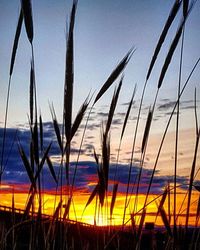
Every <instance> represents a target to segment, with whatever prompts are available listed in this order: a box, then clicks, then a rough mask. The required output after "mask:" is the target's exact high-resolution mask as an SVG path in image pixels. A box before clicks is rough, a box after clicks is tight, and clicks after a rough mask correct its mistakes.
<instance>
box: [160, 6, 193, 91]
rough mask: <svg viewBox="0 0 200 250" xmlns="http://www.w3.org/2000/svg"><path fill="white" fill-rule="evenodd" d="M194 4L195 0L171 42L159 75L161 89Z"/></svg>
mask: <svg viewBox="0 0 200 250" xmlns="http://www.w3.org/2000/svg"><path fill="white" fill-rule="evenodd" d="M193 6H194V2H193V3H192V4H191V6H190V8H189V10H188V12H187V16H186V17H185V18H184V19H183V20H182V21H181V23H180V25H179V27H178V30H177V32H176V35H175V37H174V39H173V41H172V43H171V46H170V48H169V51H168V54H167V56H166V58H165V62H164V64H163V67H162V70H161V74H160V77H159V81H158V89H159V88H160V87H161V85H162V82H163V79H164V77H165V74H166V72H167V69H168V67H169V64H170V62H171V59H172V57H173V54H174V52H175V50H176V47H177V45H178V42H179V40H180V37H181V34H182V31H183V27H184V25H185V22H186V20H187V17H188V16H189V13H190V12H191V10H192V8H193Z"/></svg>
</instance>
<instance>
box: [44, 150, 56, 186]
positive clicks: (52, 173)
mask: <svg viewBox="0 0 200 250" xmlns="http://www.w3.org/2000/svg"><path fill="white" fill-rule="evenodd" d="M46 161H47V165H48V166H49V170H50V172H51V175H52V177H53V179H54V181H55V182H56V184H57V183H58V180H57V177H56V174H55V171H54V168H53V164H52V162H51V159H50V157H49V156H48V155H47V157H46Z"/></svg>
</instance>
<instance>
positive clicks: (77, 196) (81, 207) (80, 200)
mask: <svg viewBox="0 0 200 250" xmlns="http://www.w3.org/2000/svg"><path fill="white" fill-rule="evenodd" d="M178 191H179V193H178V195H177V213H178V211H179V209H180V207H181V206H182V209H181V211H182V214H180V216H179V218H178V221H177V224H182V225H184V224H185V213H186V207H187V199H186V200H185V202H184V203H183V204H182V201H183V199H184V196H185V192H183V190H178ZM89 195H90V194H88V193H82V192H80V191H77V190H76V191H75V192H74V194H73V201H72V204H71V207H70V212H69V219H70V220H74V221H79V222H83V223H87V224H92V225H93V224H94V222H96V225H99V226H106V225H122V221H123V213H124V204H125V194H123V193H118V196H117V198H116V203H115V207H114V210H113V216H112V218H110V203H111V196H109V195H108V198H107V200H106V202H105V206H104V207H103V208H101V207H100V206H97V208H96V209H95V206H96V199H94V200H93V201H92V202H91V204H89V206H88V207H87V208H85V204H86V203H87V201H88V198H89ZM12 196H13V195H12V192H8V191H7V192H3V190H1V193H0V197H1V203H0V205H1V206H2V205H3V206H10V207H11V206H12ZM155 197H157V196H156V195H149V199H148V202H149V201H152V200H153V199H154V198H155ZM198 197H199V194H198V192H197V191H194V192H193V195H192V200H191V208H190V219H189V225H191V226H194V225H195V222H196V217H195V214H196V209H197V200H198ZM27 198H28V194H27V193H15V194H14V201H15V208H18V209H22V210H23V209H24V208H25V204H26V202H27ZM67 199H68V197H67V196H66V197H64V196H63V205H64V204H66V202H67ZM170 199H171V201H170V214H171V215H172V212H173V194H171V198H170ZM59 200H60V197H59V195H57V196H56V195H54V194H51V193H44V194H43V195H42V202H43V208H42V213H44V214H47V215H53V213H54V211H55V208H56V207H57V205H58V203H59ZM65 200H66V201H65ZM144 200H145V195H143V194H139V196H138V205H137V211H139V210H140V209H141V208H142V207H143V204H144ZM159 200H160V199H157V204H159ZM134 202H135V196H134V195H133V196H132V197H131V200H130V203H129V206H128V207H127V210H126V216H125V222H127V224H126V225H131V220H130V218H131V213H133V208H134ZM157 204H156V202H155V201H154V202H152V203H150V204H149V205H148V207H147V214H146V217H145V222H155V217H156V216H155V215H156V213H157ZM164 208H165V211H166V213H168V201H167V200H166V201H165V204H164ZM35 209H36V211H37V209H38V197H37V196H36V197H35ZM83 211H84V212H83ZM95 211H96V212H95ZM62 213H64V206H63V208H62ZM95 213H96V215H95ZM140 216H141V213H139V214H138V215H137V216H135V222H136V224H138V223H139V221H140ZM171 217H172V216H171ZM155 223H156V225H159V226H163V222H162V219H161V217H160V216H158V217H157V219H156V222H155ZM171 224H173V220H171ZM199 225H200V224H199Z"/></svg>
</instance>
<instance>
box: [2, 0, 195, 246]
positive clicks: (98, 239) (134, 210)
mask: <svg viewBox="0 0 200 250" xmlns="http://www.w3.org/2000/svg"><path fill="white" fill-rule="evenodd" d="M195 3H196V1H195V0H194V1H191V2H189V1H174V4H173V6H172V9H171V11H170V13H169V16H168V18H167V21H166V23H165V25H164V28H163V30H162V32H161V35H160V37H159V39H158V42H157V44H156V46H155V51H154V53H153V56H152V59H151V61H150V65H149V68H148V70H147V75H146V78H145V83H144V86H143V90H142V95H141V98H140V102H139V108H138V113H137V119H136V124H135V128H134V131H133V139H132V141H131V143H132V148H131V153H130V161H129V164H128V176H127V182H126V185H125V199H124V206H123V218H122V227H120V229H119V228H117V227H113V230H110V228H109V230H107V229H106V228H103V230H102V231H100V230H101V229H99V228H98V226H96V224H98V222H99V221H100V218H103V219H104V218H105V221H107V223H108V224H109V225H111V224H112V222H113V224H114V212H115V208H116V206H117V205H116V201H117V198H118V194H119V193H120V191H119V190H120V189H119V188H120V185H121V183H120V176H119V173H118V170H119V167H120V166H119V162H120V151H121V148H122V144H123V140H124V134H125V130H126V127H127V124H128V122H130V113H131V109H132V106H133V103H134V98H135V94H136V86H135V88H134V89H133V94H132V96H131V99H130V102H129V103H128V108H127V110H126V113H125V116H124V121H123V124H122V129H121V133H120V135H119V145H118V149H117V155H116V162H115V170H114V177H113V181H114V182H113V183H111V181H110V173H111V171H110V169H111V133H112V124H113V119H114V117H115V112H116V108H117V104H118V101H119V95H120V92H121V91H122V87H123V82H124V72H125V69H126V66H127V64H128V63H129V60H130V59H131V57H132V56H133V54H134V53H135V49H134V48H131V49H130V50H129V51H128V52H127V53H126V55H125V56H124V57H123V58H122V60H121V61H120V62H119V63H118V64H117V66H116V67H115V68H114V70H113V71H112V72H111V74H110V75H109V76H108V77H107V79H106V80H105V82H104V83H103V84H102V87H101V88H100V90H99V91H98V93H97V95H96V96H95V97H94V100H93V95H92V96H91V97H90V95H88V96H87V97H86V99H85V101H84V102H83V104H82V105H81V107H80V109H79V111H78V113H77V114H76V116H75V119H74V120H73V119H72V118H73V116H72V114H73V99H74V63H75V61H74V50H75V45H74V27H75V19H76V12H77V7H78V1H77V0H74V1H73V3H72V9H71V14H70V20H69V29H68V32H67V38H66V56H65V81H64V93H63V114H62V115H63V123H62V125H61V126H60V124H59V123H58V120H57V117H56V112H55V109H54V106H53V104H50V105H49V106H50V113H51V116H52V126H53V128H54V132H55V138H56V143H57V145H58V148H59V151H60V167H59V171H58V173H57V172H56V171H55V168H54V163H53V161H52V159H51V148H52V145H53V140H52V141H51V142H49V143H48V144H47V145H46V144H45V142H44V131H43V129H44V128H43V126H44V124H43V119H42V115H41V112H40V114H39V115H38V103H37V91H36V72H35V69H36V67H35V58H34V46H33V38H34V29H33V27H34V25H33V14H32V4H31V1H30V0H21V10H20V14H19V19H18V24H17V28H16V34H15V38H14V44H13V51H12V55H11V63H10V73H9V83H8V93H7V100H6V111H5V121H4V130H3V141H2V153H1V170H0V182H1V179H2V175H3V172H4V170H5V166H4V159H5V143H6V128H7V119H8V107H9V96H10V88H11V77H12V73H13V68H14V63H15V57H16V52H17V48H18V43H19V38H20V35H21V28H22V24H23V22H24V24H25V29H26V34H27V38H28V40H29V42H30V46H31V63H30V86H29V92H30V93H29V109H30V111H29V117H28V118H29V127H30V145H29V153H27V152H26V150H25V149H24V147H23V144H22V142H21V141H20V137H17V136H16V138H17V139H16V141H17V146H18V151H19V155H20V157H21V161H22V163H23V166H24V168H25V170H26V173H27V176H28V178H29V181H30V187H29V193H28V197H27V202H26V204H24V214H23V216H20V218H17V214H16V213H15V204H16V198H15V194H14V191H13V194H12V216H11V221H10V222H9V225H6V226H4V227H3V229H2V230H1V248H2V249H9V248H10V249H11V248H12V249H18V248H19V249H20V248H23V247H24V246H23V242H22V243H21V242H20V240H21V237H22V234H24V233H27V239H25V240H24V242H25V247H26V249H125V248H124V242H125V243H127V244H128V245H126V247H127V248H130V247H133V248H134V249H142V241H143V237H145V234H144V233H143V232H144V231H143V228H144V224H145V221H146V216H147V213H148V212H147V211H148V208H149V206H150V205H151V204H152V203H153V202H154V203H156V204H157V214H156V219H157V217H158V216H160V217H161V219H162V222H163V227H164V228H165V233H163V234H162V235H163V237H164V239H165V240H164V242H162V248H163V249H172V248H173V249H179V248H180V249H181V247H182V245H181V244H182V242H181V241H182V228H181V227H178V225H177V218H178V216H179V214H180V213H181V212H178V213H177V201H176V199H177V196H178V193H177V188H178V186H177V167H178V149H179V136H178V135H179V130H180V126H179V115H180V112H179V109H180V100H181V97H182V95H183V93H184V91H185V90H186V87H187V86H188V84H189V82H190V79H191V77H192V75H193V73H194V71H195V70H196V68H197V66H198V64H199V62H200V58H199V59H198V60H197V61H196V63H195V64H194V67H193V68H192V69H191V72H190V73H189V75H188V77H187V79H186V81H185V83H184V84H183V87H182V88H181V82H182V68H183V46H184V32H185V29H184V27H185V24H186V21H187V19H188V17H189V14H190V13H191V11H192V9H193V7H194V5H195ZM181 6H182V7H183V9H182V10H183V11H182V17H181V22H180V24H179V26H178V29H177V31H176V33H175V35H174V38H173V39H172V42H171V44H170V46H169V50H168V52H167V55H166V57H165V58H164V59H163V65H162V67H161V72H160V75H159V77H158V84H157V90H156V93H155V97H154V101H153V104H152V105H151V106H150V108H149V111H148V113H147V118H146V125H145V126H144V132H143V137H142V140H141V141H140V163H139V166H138V167H139V172H138V175H137V176H136V178H135V181H134V183H133V181H132V171H133V167H134V165H135V163H134V156H135V148H136V140H137V138H138V137H139V133H138V131H139V125H140V120H141V112H142V110H143V109H142V108H143V102H144V98H145V92H146V88H147V83H148V81H149V79H150V76H151V74H153V68H154V66H155V64H156V61H157V58H158V56H159V54H160V51H161V49H162V46H163V44H164V42H165V40H166V37H167V35H168V32H169V29H170V28H171V26H172V24H173V23H174V20H175V18H177V15H178V11H179V9H180V7H181ZM181 36H182V43H181V55H180V68H179V73H178V74H179V81H178V91H177V92H178V93H177V100H176V102H175V105H174V107H173V109H172V111H171V114H170V116H169V119H168V122H167V124H166V127H165V129H164V131H163V134H162V138H161V142H160V145H159V148H158V152H157V155H156V158H155V163H154V165H153V169H152V172H151V176H150V179H149V183H148V186H147V190H146V192H145V194H144V196H145V198H144V204H143V205H142V207H141V208H139V206H138V200H139V196H140V187H141V185H142V184H143V183H142V174H143V170H144V164H145V157H146V154H147V146H148V143H149V138H150V137H151V127H152V124H153V118H154V113H155V112H156V103H157V99H158V96H159V94H160V89H161V87H162V85H163V81H164V78H165V77H166V74H167V71H168V68H169V67H170V64H171V61H172V60H173V57H174V54H175V51H176V50H177V48H178V45H179V41H180V39H181ZM120 76H121V78H120ZM118 78H120V80H119V83H118V85H117V86H116V87H115V89H114V93H113V96H112V98H111V102H110V106H109V109H108V113H107V117H106V120H105V121H103V122H102V124H101V149H100V154H99V155H98V154H97V153H96V149H95V147H94V160H95V162H96V166H97V183H96V185H95V186H94V188H93V191H92V192H91V193H90V195H89V198H88V200H87V202H86V204H85V207H84V210H83V212H82V216H83V215H84V213H85V211H86V209H88V207H89V206H92V204H94V206H95V210H94V211H95V212H94V214H93V215H91V216H93V217H94V224H95V225H94V227H92V229H91V228H90V229H89V231H88V232H89V233H88V234H91V236H90V237H88V235H87V234H86V233H85V231H86V230H88V229H87V227H83V226H82V224H80V222H78V221H75V225H74V226H72V224H71V222H70V212H71V211H72V210H73V209H74V214H75V217H76V211H75V206H74V202H75V201H74V197H73V196H74V189H75V187H76V178H77V171H78V167H79V164H78V163H79V157H80V155H81V149H82V147H83V143H84V139H85V134H86V133H87V127H88V123H89V121H90V115H91V113H92V110H93V109H94V106H95V105H96V104H97V102H98V101H99V100H100V99H101V98H102V99H103V98H104V95H105V94H106V92H107V90H108V89H109V88H110V87H111V86H112V85H114V83H115V82H116V81H117V80H118ZM194 99H195V105H194V106H195V108H194V111H195V112H194V113H195V114H194V115H195V126H196V138H195V148H194V152H193V161H192V166H191V171H190V178H189V181H188V184H187V185H188V195H187V207H186V221H185V225H184V226H185V231H184V233H185V237H186V241H185V244H186V246H187V247H190V248H191V249H192V247H193V246H195V247H197V248H198V247H199V243H198V240H199V237H200V236H199V235H200V231H199V229H198V228H197V226H198V221H199V217H200V214H199V207H200V202H199V200H198V201H197V210H196V231H194V232H193V238H192V239H193V241H194V242H192V241H191V240H190V239H189V229H188V227H189V219H190V209H191V208H190V206H191V202H192V201H191V197H192V189H193V187H195V188H196V189H197V190H198V191H199V186H197V185H194V180H195V170H196V166H197V160H198V149H199V140H200V127H199V123H198V116H197V95H196V90H195V97H194ZM90 104H91V107H89V106H90ZM176 110H177V116H176V133H175V136H176V137H175V151H174V154H175V162H174V183H173V187H171V183H168V185H166V187H165V190H164V192H163V193H162V194H160V195H157V196H156V197H155V198H154V199H151V200H150V201H149V197H150V193H151V188H152V184H153V181H154V179H155V173H156V169H157V165H158V160H159V158H160V155H161V151H162V148H163V144H164V141H165V138H166V135H167V133H168V129H169V126H170V123H171V120H172V117H173V115H174V113H175V111H176ZM87 112H88V116H87V117H86V118H85V116H86V114H87ZM84 119H85V120H84ZM83 121H85V125H84V128H83V131H82V136H81V142H80V146H79V148H78V153H77V161H76V163H75V168H74V172H73V174H72V178H70V171H71V170H72V169H71V165H70V163H71V154H72V152H71V145H72V140H73V139H74V137H75V135H76V133H77V132H78V131H79V130H80V127H81V125H82V123H83ZM45 165H46V166H47V167H48V170H49V172H50V174H51V176H52V178H53V180H54V182H55V184H56V194H58V190H59V188H60V195H59V201H57V200H56V198H57V195H56V196H55V201H54V212H53V214H52V216H51V218H48V219H45V217H44V216H43V210H44V206H45V204H44V199H43V185H44V182H45V176H43V168H44V166H45ZM63 173H65V180H64V179H63ZM132 184H134V185H133V186H136V189H135V193H134V192H133V191H134V188H132V190H131V191H130V187H131V185H132ZM110 188H111V189H110ZM110 190H111V192H110ZM172 193H174V200H173V204H174V209H173V217H174V219H173V223H172V221H171V214H170V213H171V199H172V198H171V194H172ZM133 197H134V199H133ZM167 198H168V212H166V208H165V207H166V206H165V205H166V203H167ZM133 200H134V202H133ZM131 203H132V204H133V206H131V205H132V204H131ZM130 204H131V205H130ZM128 209H129V211H128V212H127V210H128ZM155 212H156V211H155ZM127 218H128V220H127ZM138 218H139V222H137V220H138ZM156 219H155V220H156ZM130 221H131V223H132V224H131V225H132V228H131V232H130V234H129V236H128V237H130V239H129V240H126V232H125V226H126V224H127V223H129V222H130ZM172 227H174V230H172ZM26 231H27V232H26ZM196 232H197V233H196ZM10 239H11V241H10ZM152 239H153V238H152ZM194 239H195V240H194ZM156 243H157V242H156ZM157 249H159V248H157Z"/></svg>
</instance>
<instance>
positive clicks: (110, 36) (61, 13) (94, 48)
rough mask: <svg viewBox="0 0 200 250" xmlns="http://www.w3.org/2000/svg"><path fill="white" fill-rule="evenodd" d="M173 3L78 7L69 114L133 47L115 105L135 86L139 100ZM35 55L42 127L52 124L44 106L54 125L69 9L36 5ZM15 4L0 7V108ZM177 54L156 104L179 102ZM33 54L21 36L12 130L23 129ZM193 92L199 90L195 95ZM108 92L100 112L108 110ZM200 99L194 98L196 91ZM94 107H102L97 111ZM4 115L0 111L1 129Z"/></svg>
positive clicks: (194, 46) (194, 33) (188, 64)
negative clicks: (105, 107) (160, 100)
mask: <svg viewBox="0 0 200 250" xmlns="http://www.w3.org/2000/svg"><path fill="white" fill-rule="evenodd" d="M173 2H174V1H169V0H168V1H162V2H160V1H155V0H152V1H127V0H126V1H91V0H84V1H81V0H80V1H79V4H78V10H77V18H76V27H75V89H74V110H77V109H78V107H79V106H80V104H81V103H82V102H83V100H84V99H85V97H86V96H87V94H88V93H89V91H90V90H92V91H95V90H96V91H97V90H98V89H99V88H100V87H101V85H102V84H103V82H104V81H105V80H106V78H107V77H108V75H109V74H110V72H111V71H112V70H113V69H114V67H115V66H116V64H117V63H118V62H119V60H121V58H122V57H123V56H124V55H125V54H126V52H127V51H128V50H129V49H130V48H131V47H132V46H135V47H136V48H137V51H136V53H135V54H134V55H133V57H132V59H131V61H130V62H129V65H128V67H127V69H126V71H125V79H124V84H123V89H122V93H121V97H120V102H121V103H123V102H126V101H127V99H128V98H130V96H131V92H132V89H133V87H134V84H135V83H137V84H138V91H137V99H139V98H140V94H141V89H142V87H143V84H144V80H145V76H146V72H147V68H148V66H149V62H150V59H151V56H152V54H153V50H154V48H155V45H156V42H157V40H158V37H159V35H160V33H161V30H162V27H163V26H164V23H165V21H166V18H167V16H168V14H169V12H170V8H171V6H172V4H173ZM32 5H33V19H34V48H35V64H36V81H37V86H38V100H39V106H40V107H41V110H42V114H43V116H44V119H45V120H50V112H49V107H48V101H53V103H54V105H55V109H56V112H57V115H58V118H61V113H62V97H63V95H62V92H63V84H64V61H65V34H66V20H68V17H69V13H70V8H71V1H67V0H66V1H33V4H32ZM19 9H20V1H17V0H16V1H6V0H2V1H1V2H0V34H1V37H0V44H1V46H0V55H1V56H0V83H1V84H0V88H1V89H0V90H1V98H0V104H1V107H5V97H6V90H7V84H8V72H9V63H10V56H11V50H12V44H13V39H14V34H15V28H16V23H17V18H18V13H19ZM199 13H200V3H199V1H197V3H196V6H195V8H194V10H193V12H192V14H191V15H190V17H189V19H188V22H187V25H186V35H185V49H184V59H183V60H184V67H183V69H184V70H183V72H184V73H183V79H185V78H184V76H185V77H186V76H187V74H188V73H189V71H190V69H191V68H192V66H193V64H194V63H195V61H196V60H197V58H198V56H199V52H200V49H199V39H200V30H199V23H200V20H199V19H200V15H199ZM181 14H182V13H181V10H180V13H179V16H178V17H177V18H176V22H175V23H174V25H173V26H172V28H171V30H170V32H169V35H168V37H167V39H166V42H165V45H164V47H163V49H162V51H161V54H160V55H159V58H158V61H157V64H156V66H155V69H154V71H153V74H152V77H151V78H150V81H149V84H148V85H149V86H148V89H147V93H146V97H145V100H146V102H147V103H148V104H150V103H151V102H152V97H153V96H154V92H155V89H156V87H157V81H158V77H159V73H160V70H161V66H162V63H163V60H164V58H165V56H166V53H167V50H168V48H169V45H170V42H171V41H172V39H173V36H174V34H175V31H176V29H177V26H178V23H179V21H180V18H181ZM179 52H180V49H179V48H178V49H177V53H176V56H175V57H174V59H173V61H172V63H171V65H170V68H169V71H168V73H167V76H166V79H165V81H164V84H163V88H162V89H161V94H160V98H162V97H163V95H164V96H165V97H164V98H168V99H174V98H176V86H177V79H178V61H179V56H178V55H179ZM30 58H31V54H30V46H29V43H28V41H27V38H26V34H25V29H24V28H23V32H22V35H21V37H20V42H19V49H18V52H17V59H16V65H15V68H14V74H13V80H12V89H11V101H10V115H9V122H10V123H11V124H16V123H18V122H25V121H26V120H27V113H28V88H29V70H30ZM198 77H199V75H198V74H195V75H194V78H193V80H192V82H191V87H190V88H189V89H188V90H187V94H186V96H185V97H184V98H186V99H193V90H194V85H198ZM197 90H198V89H197ZM111 91H112V90H110V92H108V94H107V95H105V97H104V99H103V100H102V102H100V104H102V103H103V104H105V103H109V102H110V95H111V94H112V92H111ZM198 93H199V90H198ZM100 104H99V105H100ZM3 116H4V108H2V109H1V111H0V117H1V119H0V120H1V121H2V120H3Z"/></svg>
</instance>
